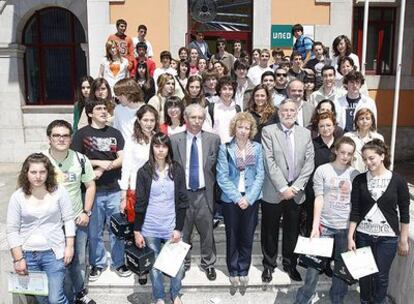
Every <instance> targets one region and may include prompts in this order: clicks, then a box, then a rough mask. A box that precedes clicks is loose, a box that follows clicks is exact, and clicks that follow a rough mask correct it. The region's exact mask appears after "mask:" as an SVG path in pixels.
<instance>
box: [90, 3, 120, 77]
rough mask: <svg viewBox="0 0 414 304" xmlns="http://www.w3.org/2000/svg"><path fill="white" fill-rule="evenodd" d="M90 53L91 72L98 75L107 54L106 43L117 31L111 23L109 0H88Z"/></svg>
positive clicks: (94, 75)
mask: <svg viewBox="0 0 414 304" xmlns="http://www.w3.org/2000/svg"><path fill="white" fill-rule="evenodd" d="M87 13H88V29H87V37H88V38H87V41H88V48H89V51H88V55H89V74H90V75H91V76H92V77H94V78H95V77H96V76H97V75H98V71H99V64H100V62H101V60H102V57H103V56H104V55H105V43H106V39H107V38H108V36H109V34H110V33H112V32H115V28H113V27H112V26H111V25H110V16H109V0H88V1H87Z"/></svg>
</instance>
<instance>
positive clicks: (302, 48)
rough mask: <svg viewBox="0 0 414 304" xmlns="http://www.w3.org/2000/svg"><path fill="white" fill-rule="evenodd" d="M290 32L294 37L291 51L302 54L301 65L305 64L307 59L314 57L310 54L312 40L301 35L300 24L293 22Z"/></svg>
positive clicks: (301, 27) (301, 28)
mask: <svg viewBox="0 0 414 304" xmlns="http://www.w3.org/2000/svg"><path fill="white" fill-rule="evenodd" d="M292 34H293V36H295V38H296V42H295V44H294V45H293V51H296V52H298V53H300V54H301V55H302V59H303V65H306V63H307V62H308V61H309V60H311V59H313V58H315V56H314V55H313V54H312V47H313V40H312V39H311V38H309V37H306V36H305V35H303V26H302V25H301V24H295V25H294V26H293V27H292Z"/></svg>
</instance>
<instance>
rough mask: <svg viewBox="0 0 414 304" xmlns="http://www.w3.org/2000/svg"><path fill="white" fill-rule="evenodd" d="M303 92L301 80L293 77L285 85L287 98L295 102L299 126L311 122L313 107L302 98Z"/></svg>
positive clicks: (307, 124)
mask: <svg viewBox="0 0 414 304" xmlns="http://www.w3.org/2000/svg"><path fill="white" fill-rule="evenodd" d="M304 92H305V91H304V85H303V82H302V81H300V80H298V79H293V80H291V81H290V82H289V84H288V86H287V93H288V96H289V98H290V99H291V100H292V101H294V102H295V103H296V107H297V115H296V122H297V124H298V125H299V126H302V127H305V128H306V127H307V126H309V124H310V123H311V119H312V115H313V112H314V111H315V108H314V106H313V105H312V104H311V103H309V102H307V101H305V100H303V94H304Z"/></svg>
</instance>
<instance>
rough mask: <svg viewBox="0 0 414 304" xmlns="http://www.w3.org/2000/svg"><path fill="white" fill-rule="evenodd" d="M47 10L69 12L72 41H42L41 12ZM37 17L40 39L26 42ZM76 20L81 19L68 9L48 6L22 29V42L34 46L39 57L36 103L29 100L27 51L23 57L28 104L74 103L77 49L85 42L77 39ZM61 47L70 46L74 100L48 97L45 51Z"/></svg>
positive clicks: (31, 18) (71, 85) (71, 81)
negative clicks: (28, 32) (29, 30)
mask: <svg viewBox="0 0 414 304" xmlns="http://www.w3.org/2000/svg"><path fill="white" fill-rule="evenodd" d="M46 10H60V11H63V12H65V13H66V14H68V16H69V22H70V24H69V31H70V33H69V36H70V42H68V43H43V42H42V19H43V18H44V16H43V17H42V15H41V13H43V12H44V11H46ZM34 18H36V23H37V28H36V31H37V35H38V41H37V42H34V43H33V42H31V43H26V42H25V38H26V37H25V36H26V32H27V30H28V29H29V26H30V24H31V22H32V20H33V19H34ZM75 22H79V24H80V21H79V20H78V19H77V17H76V16H75V15H74V14H73V13H72V12H71V11H70V10H68V9H65V8H62V7H58V6H48V7H45V8H43V9H40V10H36V11H35V12H34V13H33V14H32V16H31V17H30V18H29V19H28V20H27V22H26V24H25V26H24V28H23V31H22V44H23V45H24V46H25V47H26V48H28V47H30V48H33V49H36V50H37V57H36V60H37V62H38V64H37V68H38V72H37V73H38V80H39V81H38V89H39V99H38V100H37V101H34V103H30V102H29V93H30V92H29V86H28V81H29V80H28V69H27V58H26V55H27V52H25V54H24V58H23V65H24V83H25V96H24V100H25V104H26V105H28V106H44V105H72V104H74V102H75V100H76V91H77V82H78V80H77V77H76V75H77V70H78V67H77V64H76V62H77V54H76V50H77V47H80V48H81V44H82V43H84V42H76V40H75ZM80 25H81V24H80ZM81 29H82V30H83V31H84V29H83V26H82V25H81ZM83 35H84V37H85V40H86V33H83ZM59 48H62V49H63V48H69V54H70V73H71V75H70V90H71V91H72V100H68V99H47V97H46V95H47V94H46V93H47V92H46V90H47V83H46V69H47V67H46V66H45V57H44V53H45V51H46V50H47V49H59ZM85 67H86V58H85Z"/></svg>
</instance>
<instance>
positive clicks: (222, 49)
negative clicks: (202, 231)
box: [211, 37, 236, 75]
mask: <svg viewBox="0 0 414 304" xmlns="http://www.w3.org/2000/svg"><path fill="white" fill-rule="evenodd" d="M216 47H217V53H215V54H214V55H213V56H211V63H212V64H214V63H215V62H217V61H221V62H223V63H224V64H225V65H226V66H227V69H228V70H229V75H230V71H231V70H232V69H233V65H234V61H235V60H236V59H235V58H234V56H233V55H232V54H230V53H229V52H227V51H226V47H227V41H226V39H224V38H222V37H220V38H217V42H216Z"/></svg>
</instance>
